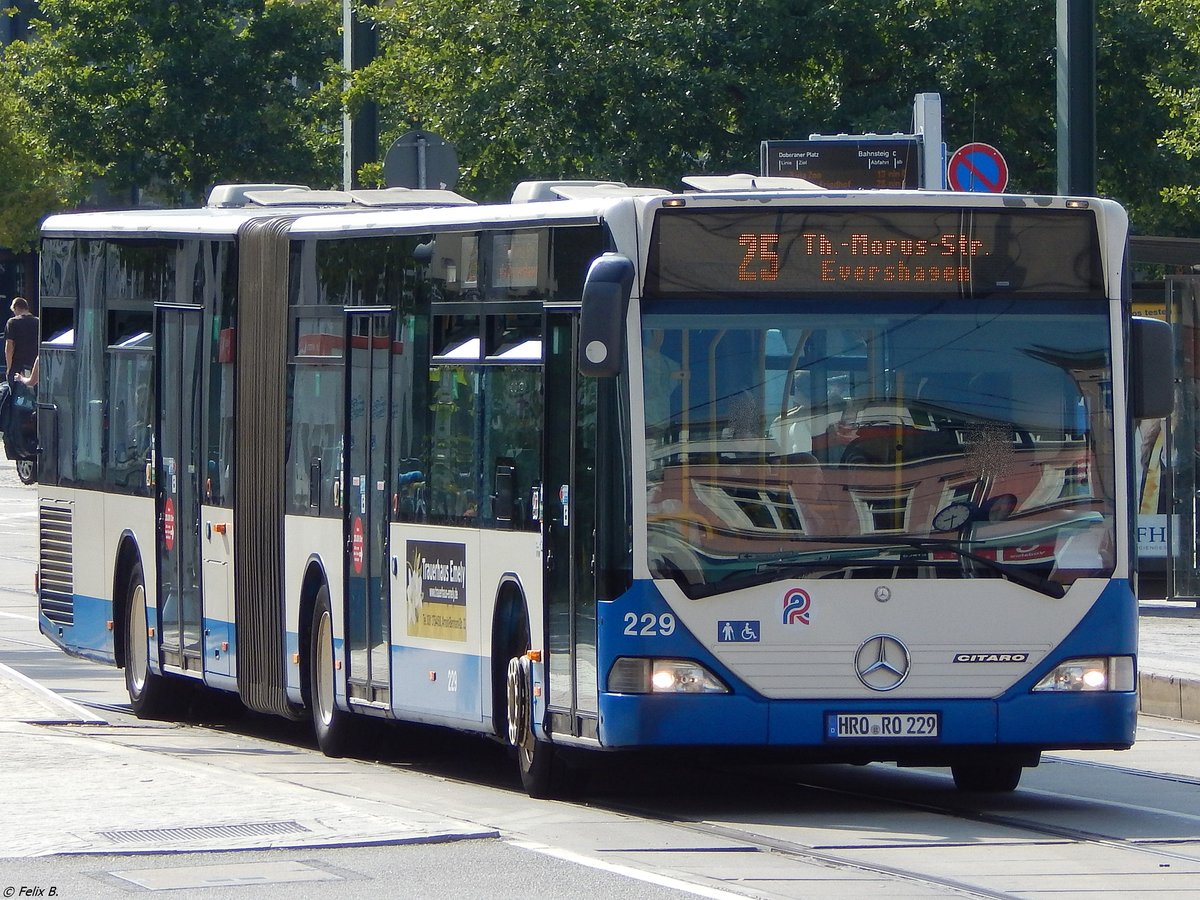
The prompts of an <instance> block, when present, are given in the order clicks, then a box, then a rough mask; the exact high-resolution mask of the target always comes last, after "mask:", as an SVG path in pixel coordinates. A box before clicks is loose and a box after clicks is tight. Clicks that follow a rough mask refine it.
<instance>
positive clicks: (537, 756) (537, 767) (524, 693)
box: [506, 653, 557, 800]
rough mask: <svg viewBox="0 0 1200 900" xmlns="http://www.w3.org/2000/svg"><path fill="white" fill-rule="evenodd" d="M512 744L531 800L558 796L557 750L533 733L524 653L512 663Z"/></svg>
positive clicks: (509, 681) (509, 695)
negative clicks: (556, 777)
mask: <svg viewBox="0 0 1200 900" xmlns="http://www.w3.org/2000/svg"><path fill="white" fill-rule="evenodd" d="M506 682H507V691H506V693H507V700H508V742H509V743H510V744H512V746H513V747H515V748H516V752H517V766H518V768H519V769H520V772H521V786H522V787H523V788H525V793H527V794H528V795H529V796H530V797H534V798H536V799H539V800H542V799H546V798H549V797H553V796H555V794H556V793H557V792H556V785H555V778H554V768H555V767H554V747H553V745H552V744H549V743H547V742H546V741H543V740H541V739H539V738H538V736H537V735H535V734H534V733H533V699H532V694H531V690H530V687H531V685H532V682H533V677H532V673H531V670H530V665H529V656H528V655H527V654H525V653H522V654H521V655H520V656H514V657H512V658H511V659H510V660H509V661H508V677H507V679H506Z"/></svg>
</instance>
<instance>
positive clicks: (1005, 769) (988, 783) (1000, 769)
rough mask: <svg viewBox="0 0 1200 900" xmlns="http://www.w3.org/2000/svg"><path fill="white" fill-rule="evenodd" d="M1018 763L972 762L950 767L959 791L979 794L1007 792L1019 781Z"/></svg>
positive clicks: (1019, 767) (1019, 770)
mask: <svg viewBox="0 0 1200 900" xmlns="http://www.w3.org/2000/svg"><path fill="white" fill-rule="evenodd" d="M1021 771H1022V767H1021V764H1020V763H1009V762H995V763H972V764H963V765H957V766H951V767H950V774H952V775H953V776H954V786H955V787H956V788H958V789H959V790H960V791H971V792H974V793H980V794H1007V793H1009V792H1010V791H1015V790H1016V789H1017V785H1018V784H1020V783H1021Z"/></svg>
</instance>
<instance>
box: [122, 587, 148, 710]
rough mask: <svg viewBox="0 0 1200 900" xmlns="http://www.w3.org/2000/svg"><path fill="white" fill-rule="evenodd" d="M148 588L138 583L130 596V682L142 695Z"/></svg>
mask: <svg viewBox="0 0 1200 900" xmlns="http://www.w3.org/2000/svg"><path fill="white" fill-rule="evenodd" d="M146 637H147V635H146V588H145V586H143V585H140V584H139V585H138V586H137V587H135V588H134V589H133V593H132V594H131V595H130V597H129V660H128V662H126V665H127V666H128V667H129V674H130V678H129V683H130V684H132V685H133V687H134V690H135V691H136V692H137V693H138V695H139V696H140V695H141V693H142V691H143V690H144V689H145V687H146V674H147V670H148V669H149V666H150V662H149V651H148V650H147V648H146Z"/></svg>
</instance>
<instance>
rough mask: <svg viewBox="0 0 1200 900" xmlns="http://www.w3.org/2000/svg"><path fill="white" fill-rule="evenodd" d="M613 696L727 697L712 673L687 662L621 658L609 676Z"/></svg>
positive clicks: (681, 660) (610, 690)
mask: <svg viewBox="0 0 1200 900" xmlns="http://www.w3.org/2000/svg"><path fill="white" fill-rule="evenodd" d="M608 691H609V693H613V694H727V693H729V689H728V688H727V687H725V685H723V684H722V683H721V681H720V679H718V678H717V676H715V675H713V673H712V672H710V671H708V669H706V668H704V666H702V665H700V663H698V662H694V661H692V660H690V659H648V658H645V657H638V656H622V657H620V658H619V659H618V660H617V661H616V662H614V663H613V666H612V669H610V670H609V673H608Z"/></svg>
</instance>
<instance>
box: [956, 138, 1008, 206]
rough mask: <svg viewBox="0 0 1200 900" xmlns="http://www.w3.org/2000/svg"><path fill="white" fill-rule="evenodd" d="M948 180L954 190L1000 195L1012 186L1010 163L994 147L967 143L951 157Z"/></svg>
mask: <svg viewBox="0 0 1200 900" xmlns="http://www.w3.org/2000/svg"><path fill="white" fill-rule="evenodd" d="M946 180H947V182H948V183H949V185H950V190H952V191H972V192H974V193H977V194H998V193H1000V192H1001V191H1003V190H1004V188H1005V186H1006V185H1007V184H1008V163H1006V162H1005V161H1004V157H1003V156H1001V155H1000V151H999V150H997V149H996V148H995V147H993V146H992V145H991V144H980V143H971V144H965V145H963V146H962V147H959V148H958V149H957V150H955V151H954V154H953V155H952V156H951V157H950V164H949V165H948V166H946Z"/></svg>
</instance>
